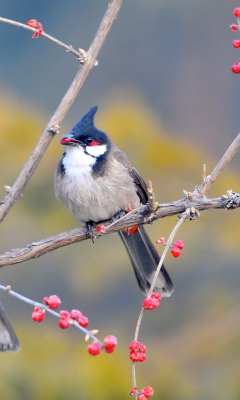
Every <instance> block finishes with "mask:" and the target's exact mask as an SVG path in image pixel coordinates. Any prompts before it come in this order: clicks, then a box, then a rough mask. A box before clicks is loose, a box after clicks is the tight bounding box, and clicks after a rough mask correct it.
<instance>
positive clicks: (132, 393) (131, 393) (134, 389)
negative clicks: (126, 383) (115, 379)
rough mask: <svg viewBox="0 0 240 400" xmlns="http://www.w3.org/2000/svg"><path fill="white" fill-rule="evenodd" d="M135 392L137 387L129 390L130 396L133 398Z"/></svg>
mask: <svg viewBox="0 0 240 400" xmlns="http://www.w3.org/2000/svg"><path fill="white" fill-rule="evenodd" d="M136 391H137V386H135V387H134V388H133V389H132V390H130V392H129V394H130V396H134V394H135V393H136Z"/></svg>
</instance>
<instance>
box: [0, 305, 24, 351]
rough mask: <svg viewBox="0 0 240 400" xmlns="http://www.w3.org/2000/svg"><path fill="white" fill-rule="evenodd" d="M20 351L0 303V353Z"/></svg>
mask: <svg viewBox="0 0 240 400" xmlns="http://www.w3.org/2000/svg"><path fill="white" fill-rule="evenodd" d="M19 350H20V345H19V341H18V338H17V335H16V333H15V332H14V329H13V327H12V325H11V323H10V321H9V319H8V316H7V314H6V311H5V310H4V308H3V306H2V304H1V303H0V352H4V351H13V352H18V351H19Z"/></svg>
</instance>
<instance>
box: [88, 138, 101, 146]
mask: <svg viewBox="0 0 240 400" xmlns="http://www.w3.org/2000/svg"><path fill="white" fill-rule="evenodd" d="M99 145H100V143H99V142H97V141H96V140H93V141H92V142H91V143H90V144H89V146H91V147H92V146H99Z"/></svg>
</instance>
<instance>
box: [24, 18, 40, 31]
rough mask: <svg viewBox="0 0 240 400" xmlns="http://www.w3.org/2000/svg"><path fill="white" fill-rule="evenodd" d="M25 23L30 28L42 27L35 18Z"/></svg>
mask: <svg viewBox="0 0 240 400" xmlns="http://www.w3.org/2000/svg"><path fill="white" fill-rule="evenodd" d="M27 25H28V26H31V28H35V29H42V24H41V23H40V22H38V21H37V20H36V19H30V20H29V21H28V22H27Z"/></svg>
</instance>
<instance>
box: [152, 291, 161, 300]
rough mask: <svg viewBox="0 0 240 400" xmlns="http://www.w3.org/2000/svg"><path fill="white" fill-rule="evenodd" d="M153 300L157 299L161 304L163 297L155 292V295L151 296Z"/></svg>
mask: <svg viewBox="0 0 240 400" xmlns="http://www.w3.org/2000/svg"><path fill="white" fill-rule="evenodd" d="M151 298H152V299H156V300H158V301H159V302H160V301H161V299H162V296H161V295H160V293H158V292H153V293H152V294H151Z"/></svg>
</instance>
